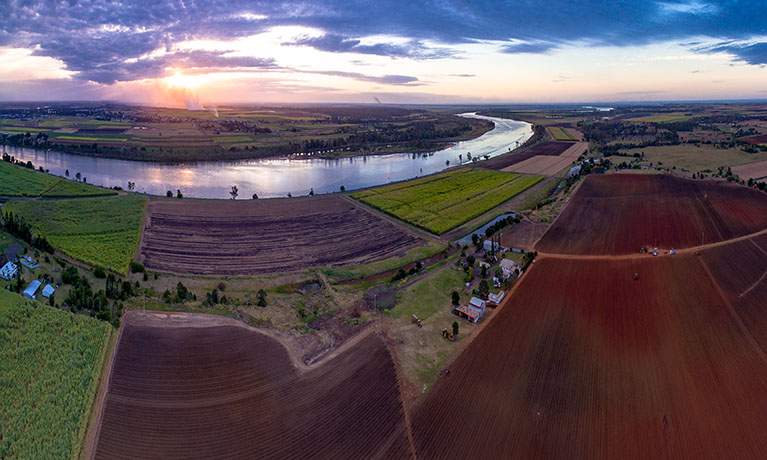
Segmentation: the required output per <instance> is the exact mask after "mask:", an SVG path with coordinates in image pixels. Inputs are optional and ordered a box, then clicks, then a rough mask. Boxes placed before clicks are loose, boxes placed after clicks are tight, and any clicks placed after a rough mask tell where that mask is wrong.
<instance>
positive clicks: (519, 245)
mask: <svg viewBox="0 0 767 460" xmlns="http://www.w3.org/2000/svg"><path fill="white" fill-rule="evenodd" d="M547 228H549V225H548V224H533V223H532V222H530V221H527V220H523V221H522V222H520V223H518V224H515V225H513V226H512V227H511V228H510V229H508V230H506V231H505V232H503V234H502V235H501V245H502V246H505V247H507V248H516V249H524V250H528V251H532V250H533V245H534V243H535V242H536V241H538V238H540V237H541V235H543V234H544V233H545V232H546V229H547Z"/></svg>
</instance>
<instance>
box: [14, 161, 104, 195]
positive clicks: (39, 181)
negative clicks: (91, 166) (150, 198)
mask: <svg viewBox="0 0 767 460" xmlns="http://www.w3.org/2000/svg"><path fill="white" fill-rule="evenodd" d="M116 194H117V192H115V191H114V190H108V189H104V188H99V187H94V186H92V185H88V184H82V183H80V182H73V181H70V180H67V179H62V178H60V177H55V176H51V175H48V174H45V173H42V172H39V171H34V170H32V169H28V168H25V167H23V166H19V165H14V164H11V163H8V162H6V161H0V196H11V197H36V196H43V197H46V198H53V197H75V196H100V195H116Z"/></svg>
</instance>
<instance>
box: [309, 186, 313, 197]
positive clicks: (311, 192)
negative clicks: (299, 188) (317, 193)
mask: <svg viewBox="0 0 767 460" xmlns="http://www.w3.org/2000/svg"><path fill="white" fill-rule="evenodd" d="M309 196H314V187H312V188H310V189H309Z"/></svg>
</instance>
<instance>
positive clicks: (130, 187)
mask: <svg viewBox="0 0 767 460" xmlns="http://www.w3.org/2000/svg"><path fill="white" fill-rule="evenodd" d="M135 188H136V183H135V182H131V181H128V190H133V189H135Z"/></svg>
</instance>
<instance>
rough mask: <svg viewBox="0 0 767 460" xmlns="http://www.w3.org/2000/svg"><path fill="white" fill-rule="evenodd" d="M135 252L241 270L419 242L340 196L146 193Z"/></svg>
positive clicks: (194, 269) (208, 268) (174, 262)
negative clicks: (191, 196)
mask: <svg viewBox="0 0 767 460" xmlns="http://www.w3.org/2000/svg"><path fill="white" fill-rule="evenodd" d="M148 212H149V215H148V219H147V226H146V228H145V229H144V237H143V240H142V245H141V248H140V251H139V254H140V257H141V260H142V261H143V262H144V264H145V265H146V266H147V267H148V268H152V269H155V270H164V271H170V272H175V273H193V274H201V275H247V274H256V273H273V272H278V271H293V270H304V269H307V268H311V267H318V266H339V265H357V264H364V263H369V262H373V261H376V260H381V259H385V258H388V257H393V256H396V255H401V254H403V253H405V252H406V251H408V250H409V249H411V248H414V247H416V246H418V245H421V244H423V240H421V239H420V238H418V237H416V236H415V235H413V234H412V233H410V232H408V231H406V230H404V229H402V228H399V227H398V226H396V225H394V224H392V223H391V222H389V221H387V220H385V219H382V218H380V217H379V216H377V215H375V214H374V213H372V212H370V211H369V210H366V209H363V207H361V206H358V205H356V204H354V203H352V202H351V201H350V200H346V199H344V198H341V197H339V196H333V195H324V196H316V197H311V198H289V199H287V198H286V199H276V200H248V201H233V200H227V201H219V200H187V199H184V200H176V199H170V200H166V199H151V200H150V201H149V206H148Z"/></svg>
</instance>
